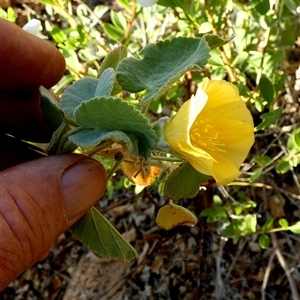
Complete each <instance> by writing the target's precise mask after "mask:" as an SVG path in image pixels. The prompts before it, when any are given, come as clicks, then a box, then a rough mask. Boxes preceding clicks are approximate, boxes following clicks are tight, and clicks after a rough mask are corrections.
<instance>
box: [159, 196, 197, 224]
mask: <svg viewBox="0 0 300 300" xmlns="http://www.w3.org/2000/svg"><path fill="white" fill-rule="evenodd" d="M156 223H157V225H158V226H159V227H161V228H163V229H165V230H170V229H172V228H174V227H176V226H191V227H194V226H195V225H196V223H197V218H196V216H195V215H194V214H193V213H192V212H190V211H189V210H188V209H186V208H184V207H182V206H180V205H177V204H174V203H173V201H172V200H170V202H169V204H167V205H165V206H163V207H162V208H161V209H160V210H159V211H158V214H157V217H156Z"/></svg>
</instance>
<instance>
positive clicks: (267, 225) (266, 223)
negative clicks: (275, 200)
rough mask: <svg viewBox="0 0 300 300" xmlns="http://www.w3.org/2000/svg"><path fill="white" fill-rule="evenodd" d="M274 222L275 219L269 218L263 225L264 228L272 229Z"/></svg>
mask: <svg viewBox="0 0 300 300" xmlns="http://www.w3.org/2000/svg"><path fill="white" fill-rule="evenodd" d="M273 223H274V219H273V218H269V219H268V220H267V221H266V222H265V224H264V225H263V227H262V228H263V230H269V229H271V228H272V226H273Z"/></svg>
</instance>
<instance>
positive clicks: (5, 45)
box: [0, 19, 65, 91]
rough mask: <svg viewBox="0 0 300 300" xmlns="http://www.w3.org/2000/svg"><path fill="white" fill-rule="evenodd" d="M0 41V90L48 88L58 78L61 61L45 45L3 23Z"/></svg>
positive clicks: (61, 65)
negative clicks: (41, 86)
mask: <svg viewBox="0 0 300 300" xmlns="http://www.w3.org/2000/svg"><path fill="white" fill-rule="evenodd" d="M0 41H1V47H0V65H1V72H0V90H6V91H7V90H10V91H20V90H22V91H28V90H29V91H30V90H32V89H37V88H38V87H39V86H40V85H43V86H45V87H46V88H50V87H52V86H53V85H54V84H56V83H57V82H58V80H59V79H60V78H61V77H62V75H63V73H64V70H65V60H64V58H63V56H62V55H61V53H60V52H59V51H58V50H57V49H56V48H55V47H53V46H52V45H51V44H50V43H49V42H46V41H44V40H42V39H41V38H39V37H37V36H35V35H33V34H30V33H28V32H26V31H25V30H23V29H21V28H20V27H18V26H17V25H15V24H13V23H11V22H8V21H6V20H4V19H0Z"/></svg>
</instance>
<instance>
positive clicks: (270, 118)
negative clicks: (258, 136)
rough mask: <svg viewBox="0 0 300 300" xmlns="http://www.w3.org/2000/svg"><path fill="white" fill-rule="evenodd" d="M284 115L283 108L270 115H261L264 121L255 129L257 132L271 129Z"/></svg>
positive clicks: (271, 112) (269, 113)
mask: <svg viewBox="0 0 300 300" xmlns="http://www.w3.org/2000/svg"><path fill="white" fill-rule="evenodd" d="M281 114H282V108H278V109H275V110H273V111H270V112H268V113H265V114H262V115H260V118H261V119H262V120H263V121H262V122H261V123H260V124H259V125H258V126H257V127H255V131H258V130H264V129H265V128H267V127H269V126H270V125H272V124H275V122H276V121H277V120H278V119H279V117H280V116H281Z"/></svg>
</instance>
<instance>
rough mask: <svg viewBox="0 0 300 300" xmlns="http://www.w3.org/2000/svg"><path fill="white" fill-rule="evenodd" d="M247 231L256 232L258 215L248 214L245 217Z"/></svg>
mask: <svg viewBox="0 0 300 300" xmlns="http://www.w3.org/2000/svg"><path fill="white" fill-rule="evenodd" d="M245 225H246V228H245V230H246V232H256V225H257V219H256V215H251V214H248V215H246V217H245Z"/></svg>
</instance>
